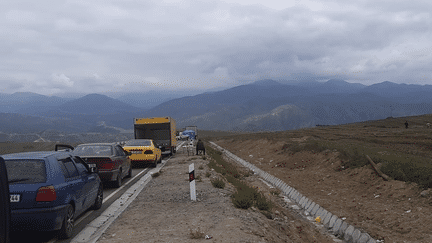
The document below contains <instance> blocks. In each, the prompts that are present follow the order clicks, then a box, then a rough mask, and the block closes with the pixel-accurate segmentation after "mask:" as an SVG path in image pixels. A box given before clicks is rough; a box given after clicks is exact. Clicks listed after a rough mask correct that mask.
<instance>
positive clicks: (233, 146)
mask: <svg viewBox="0 0 432 243" xmlns="http://www.w3.org/2000/svg"><path fill="white" fill-rule="evenodd" d="M405 121H408V123H409V127H408V129H406V128H405V126H404V123H405ZM431 122H432V115H423V116H412V117H400V118H393V119H391V118H389V119H381V120H371V121H366V122H358V123H352V124H346V125H338V126H327V127H316V128H305V129H299V130H292V131H284V132H260V133H248V134H230V135H223V136H220V137H215V136H214V135H215V134H213V136H212V137H208V138H206V139H207V140H209V141H214V142H216V144H218V145H220V146H222V147H223V148H225V149H227V150H229V151H231V152H233V153H234V154H236V155H237V156H239V157H241V158H242V159H244V160H246V161H248V162H250V163H253V164H254V165H255V166H257V167H259V168H260V169H262V170H265V171H266V172H268V173H270V174H272V175H273V176H276V177H278V178H279V179H281V180H283V181H284V182H285V183H287V184H288V185H290V186H292V187H294V188H295V189H296V190H297V191H299V192H300V193H301V194H302V195H304V196H305V197H307V198H310V199H311V200H313V201H314V202H315V203H317V204H319V205H320V206H322V207H323V208H325V209H326V210H328V211H330V212H331V213H333V214H335V215H337V216H338V217H340V218H342V219H343V220H344V221H345V222H346V223H348V224H351V225H355V227H358V228H360V229H362V230H364V231H365V232H368V233H369V234H370V235H371V236H372V237H373V238H374V239H378V240H384V241H385V242H419V243H420V242H432V234H431V232H430V230H429V225H430V224H432V219H431V218H430V216H429V215H430V214H429V212H430V211H431V210H432V159H431V158H432V143H431V141H430V138H431V137H432V128H428V127H427V126H426V123H431ZM366 155H368V156H370V158H371V159H372V161H374V162H375V163H377V164H378V167H379V168H380V170H381V171H382V172H383V173H384V174H385V175H387V176H389V177H390V178H391V179H390V180H388V181H386V180H384V179H383V178H382V177H380V176H379V175H378V174H377V172H376V170H375V169H373V167H372V166H371V164H370V162H369V161H368V159H367V158H366ZM428 188H429V189H428Z"/></svg>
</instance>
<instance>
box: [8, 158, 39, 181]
mask: <svg viewBox="0 0 432 243" xmlns="http://www.w3.org/2000/svg"><path fill="white" fill-rule="evenodd" d="M5 164H6V171H7V174H8V181H9V183H11V184H13V183H25V184H33V183H44V182H46V169H45V161H44V160H35V159H17V160H5Z"/></svg>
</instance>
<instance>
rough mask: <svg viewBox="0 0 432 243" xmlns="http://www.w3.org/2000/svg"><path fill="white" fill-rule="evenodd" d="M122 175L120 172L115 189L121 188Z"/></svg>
mask: <svg viewBox="0 0 432 243" xmlns="http://www.w3.org/2000/svg"><path fill="white" fill-rule="evenodd" d="M121 174H122V172H121V171H120V172H119V173H118V175H117V179H116V180H115V181H114V187H117V188H119V187H121V185H122V175H121Z"/></svg>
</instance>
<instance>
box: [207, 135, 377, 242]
mask: <svg viewBox="0 0 432 243" xmlns="http://www.w3.org/2000/svg"><path fill="white" fill-rule="evenodd" d="M210 144H212V145H213V146H214V147H215V148H216V149H218V150H220V151H222V152H223V153H224V154H225V155H226V156H228V157H230V158H232V159H233V160H235V161H236V162H238V163H239V164H242V165H244V166H245V167H247V168H249V169H251V170H252V171H254V173H255V174H257V175H259V176H260V177H261V178H263V179H264V180H265V181H267V182H268V183H270V184H272V185H273V186H275V187H276V188H278V189H280V190H281V191H282V192H283V194H285V195H287V196H288V197H289V198H290V199H291V200H292V201H294V202H296V203H297V204H298V206H299V207H300V208H303V210H305V212H307V214H306V215H308V214H310V215H311V216H313V217H318V216H320V217H321V222H322V224H323V225H324V227H325V228H326V229H328V230H330V232H332V234H334V235H335V236H338V237H340V238H342V239H343V240H344V241H345V242H349V243H376V242H377V241H376V240H375V239H373V238H372V237H371V236H370V235H369V234H368V233H366V232H363V233H362V232H361V230H360V229H357V228H355V227H354V226H352V225H349V224H347V223H346V222H345V221H343V220H342V219H340V218H339V217H338V216H336V215H334V214H332V213H330V212H329V211H327V210H326V209H324V208H322V207H321V206H320V205H318V204H316V203H315V202H313V201H312V200H310V199H308V198H307V197H306V196H304V195H302V194H301V193H299V192H298V191H297V190H295V189H294V188H292V187H290V186H288V185H287V184H286V183H285V182H283V181H282V180H280V179H278V178H276V177H274V176H272V175H270V174H269V173H267V172H265V171H263V170H261V169H259V168H258V167H256V166H254V165H252V164H251V163H249V162H247V161H245V160H243V159H241V158H239V157H237V156H236V155H234V154H233V153H231V152H229V151H228V150H226V149H224V148H222V147H220V146H219V145H217V144H216V143H214V142H210Z"/></svg>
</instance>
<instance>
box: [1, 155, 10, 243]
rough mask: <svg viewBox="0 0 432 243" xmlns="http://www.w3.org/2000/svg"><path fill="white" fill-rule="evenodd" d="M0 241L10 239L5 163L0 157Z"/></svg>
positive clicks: (8, 197)
mask: <svg viewBox="0 0 432 243" xmlns="http://www.w3.org/2000/svg"><path fill="white" fill-rule="evenodd" d="M0 215H4V216H2V217H0V242H9V241H10V233H9V232H10V230H11V227H10V218H11V210H10V195H9V182H8V176H7V171H6V164H5V162H4V160H3V158H2V157H0Z"/></svg>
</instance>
